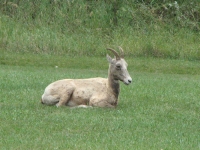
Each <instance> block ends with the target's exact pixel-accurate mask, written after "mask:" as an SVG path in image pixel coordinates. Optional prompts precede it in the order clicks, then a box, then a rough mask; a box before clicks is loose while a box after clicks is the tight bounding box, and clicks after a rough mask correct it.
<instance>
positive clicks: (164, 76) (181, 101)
mask: <svg viewBox="0 0 200 150" xmlns="http://www.w3.org/2000/svg"><path fill="white" fill-rule="evenodd" d="M15 56H16V57H14V56H13V55H11V54H10V55H9V53H4V54H3V55H1V60H0V64H1V65H0V68H1V69H0V81H1V84H0V95H1V99H0V109H1V115H0V122H1V124H0V133H1V136H0V138H1V139H0V147H1V149H2V150H4V149H5V150H7V149H12V150H14V149H16V150H17V149H35V150H36V149H74V150H77V149H80V150H84V149H85V150H86V149H87V150H88V149H99V150H100V149H115V150H117V149H119V150H121V149H127V150H130V149H134V150H135V149H138V150H142V149H144V150H146V149H158V150H161V149H163V150H167V149H179V150H183V149H185V150H188V149H190V150H197V149H200V134H199V133H200V128H199V125H200V120H199V118H200V109H199V108H200V101H199V97H200V95H199V94H200V82H199V81H200V76H199V75H200V69H199V68H200V65H199V62H198V61H197V62H195V61H184V60H167V59H153V58H152V59H151V58H148V59H145V58H135V59H130V58H129V59H128V60H127V62H128V63H129V68H128V69H129V72H130V74H131V76H132V78H133V83H132V84H131V85H130V86H125V85H123V84H121V93H120V102H119V105H118V107H117V108H116V109H102V108H91V109H90V108H89V109H81V108H80V109H70V108H68V107H66V108H65V107H62V108H56V107H53V106H52V107H50V106H44V105H41V104H40V98H41V95H42V93H43V91H44V88H45V87H46V86H47V85H48V84H49V83H51V82H53V81H55V80H58V79H62V78H90V77H97V76H101V77H107V68H108V67H107V65H108V64H107V63H106V58H105V59H103V58H94V57H93V58H91V59H89V58H88V57H82V58H79V61H75V60H77V59H78V58H76V57H74V58H71V57H66V60H64V59H63V57H64V56H63V57H61V56H54V57H53V56H44V55H41V56H40V55H19V54H18V55H17V54H16V55H15ZM31 56H32V57H31ZM31 58H32V59H31ZM69 60H70V61H69ZM81 62H84V63H81ZM65 64H66V65H65ZM91 64H93V65H92V66H91ZM73 65H74V66H73ZM55 66H58V68H55ZM69 66H71V67H69Z"/></svg>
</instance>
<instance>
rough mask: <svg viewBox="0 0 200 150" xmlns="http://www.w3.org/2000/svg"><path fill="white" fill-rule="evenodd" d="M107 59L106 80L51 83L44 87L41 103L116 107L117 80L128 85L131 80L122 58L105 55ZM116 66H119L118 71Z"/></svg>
mask: <svg viewBox="0 0 200 150" xmlns="http://www.w3.org/2000/svg"><path fill="white" fill-rule="evenodd" d="M112 51H113V50H112ZM118 57H119V56H118ZM107 59H108V61H109V63H110V66H109V70H108V79H106V78H90V79H63V80H59V81H56V82H53V83H51V84H50V85H48V86H47V87H46V89H45V91H44V94H43V95H42V100H41V102H42V103H43V104H47V105H56V106H57V107H59V106H63V105H64V106H70V107H84V108H85V107H88V106H89V107H91V106H95V107H111V108H114V107H116V106H117V104H118V95H119V92H120V89H119V80H121V81H123V82H124V83H125V84H127V85H128V84H130V83H131V81H132V79H131V77H130V75H129V73H128V71H127V63H126V62H125V60H124V59H123V58H118V59H116V58H115V59H112V58H111V57H110V56H108V55H107ZM117 66H121V68H120V70H119V68H117ZM116 68H117V69H116Z"/></svg>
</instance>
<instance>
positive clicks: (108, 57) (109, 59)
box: [106, 54, 112, 63]
mask: <svg viewBox="0 0 200 150" xmlns="http://www.w3.org/2000/svg"><path fill="white" fill-rule="evenodd" d="M106 57H107V60H108V62H109V63H112V58H111V57H110V56H109V55H108V54H107V55H106Z"/></svg>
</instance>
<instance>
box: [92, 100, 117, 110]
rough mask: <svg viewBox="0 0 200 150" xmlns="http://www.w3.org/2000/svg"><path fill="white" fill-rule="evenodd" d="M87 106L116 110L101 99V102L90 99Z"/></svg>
mask: <svg viewBox="0 0 200 150" xmlns="http://www.w3.org/2000/svg"><path fill="white" fill-rule="evenodd" d="M89 105H90V106H94V107H107V108H116V105H112V104H110V103H108V102H107V101H106V100H103V99H102V100H98V99H92V100H90V103H89Z"/></svg>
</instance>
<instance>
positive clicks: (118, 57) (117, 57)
mask: <svg viewBox="0 0 200 150" xmlns="http://www.w3.org/2000/svg"><path fill="white" fill-rule="evenodd" d="M107 50H110V51H111V52H113V53H114V55H115V56H116V59H117V60H119V59H120V56H119V54H118V53H117V52H116V51H115V50H114V49H112V48H107Z"/></svg>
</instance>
